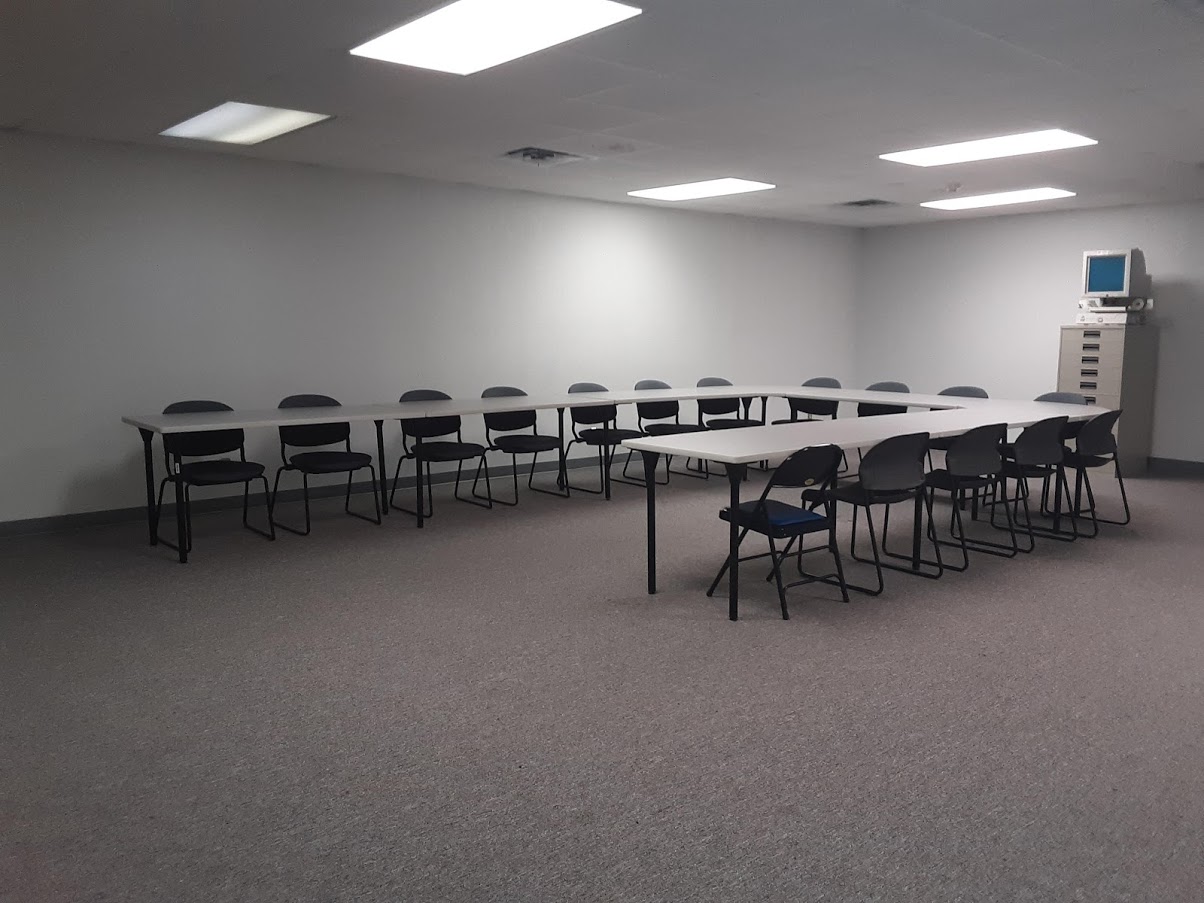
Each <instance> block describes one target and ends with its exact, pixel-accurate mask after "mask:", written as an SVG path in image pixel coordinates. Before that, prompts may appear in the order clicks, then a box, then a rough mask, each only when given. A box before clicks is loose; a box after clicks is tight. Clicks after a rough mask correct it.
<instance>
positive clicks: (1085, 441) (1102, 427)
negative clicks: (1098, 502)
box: [1063, 411, 1132, 537]
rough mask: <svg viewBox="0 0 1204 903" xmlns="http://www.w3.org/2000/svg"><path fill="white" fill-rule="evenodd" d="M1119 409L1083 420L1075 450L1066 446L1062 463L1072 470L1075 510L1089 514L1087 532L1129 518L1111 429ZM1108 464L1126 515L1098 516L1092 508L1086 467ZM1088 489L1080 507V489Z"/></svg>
mask: <svg viewBox="0 0 1204 903" xmlns="http://www.w3.org/2000/svg"><path fill="white" fill-rule="evenodd" d="M1120 415H1121V412H1120V411H1108V412H1106V413H1103V414H1100V415H1099V416H1097V417H1092V418H1091V419H1090V420H1088V421H1087V422H1086V423H1084V424H1083V428H1082V429H1080V430H1079V434H1078V436H1076V437H1075V448H1074V451H1070V450H1069V449H1067V450H1066V455H1065V457H1064V458H1063V464H1064V465H1065V466H1066V467H1069V468H1070V469H1071V470H1073V471H1074V473H1075V479H1074V512H1075V514H1076V515H1078V516H1082V515H1084V514H1087V515H1090V517H1091V533H1090V534H1089V535H1090V536H1092V537H1094V536H1098V535H1099V525H1100V524H1101V523H1104V524H1116V525H1118V526H1122V527H1123V526H1124V525H1125V524H1127V523H1128V522H1129V521H1130V520H1131V519H1132V514H1131V512H1130V511H1129V496H1128V493H1126V492H1125V478H1124V476H1123V475H1122V474H1121V472H1120V458H1119V457H1118V456H1117V453H1116V436H1115V435H1113V433H1112V429H1113V427H1115V426H1116V421H1117V420H1119V419H1120ZM1108 464H1111V465H1112V467H1113V469H1114V471H1115V473H1116V482H1117V483H1119V484H1120V500H1121V502H1123V503H1124V507H1125V519H1124V520H1108V519H1107V518H1103V517H1100V516H1099V514H1098V512H1097V511H1096V508H1095V493H1094V492H1093V491H1092V488H1091V477H1090V476H1089V475H1088V471H1089V470H1092V469H1094V468H1096V467H1104V466H1106V465H1108ZM1084 489H1086V490H1087V505H1088V507H1087V509H1086V510H1084V509H1083V490H1084Z"/></svg>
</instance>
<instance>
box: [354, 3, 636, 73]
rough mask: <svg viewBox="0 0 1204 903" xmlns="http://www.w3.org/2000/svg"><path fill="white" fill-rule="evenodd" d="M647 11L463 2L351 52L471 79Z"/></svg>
mask: <svg viewBox="0 0 1204 903" xmlns="http://www.w3.org/2000/svg"><path fill="white" fill-rule="evenodd" d="M641 12H643V10H640V9H637V8H636V7H634V6H628V5H627V4H625V3H615V2H613V0H457V2H455V3H452V4H449V5H448V6H444V7H441V8H439V9H437V10H435V11H434V12H432V13H428V14H427V15H425V16H423V17H422V18H420V19H415V20H414V21H413V22H409V23H407V24H405V25H402V26H401V27H400V28H395V29H393V30H392V31H390V32H388V33H387V34H383V35H381V36H380V37H379V38H373V39H372V40H371V41H368V42H367V43H366V44H361V45H360V46H358V47H355V48H353V49H352V51H351V52H352V53H353V54H354V55H355V56H366V57H370V58H372V59H374V60H384V61H385V62H387V63H401V64H402V65H405V66H417V67H419V68H421V69H437V70H438V71H440V72H451V73H453V74H454V75H471V74H472V73H473V72H480V71H481V70H482V69H488V68H490V67H492V66H497V65H499V64H501V63H505V62H508V61H510V60H514V59H518V58H519V57H520V56H526V55H527V54H529V53H535V52H536V51H537V50H544V49H545V48H548V47H553V46H555V45H556V44H563V43H564V42H565V41H571V40H572V39H573V38H579V37H581V35H583V34H589V33H590V32H591V31H597V30H598V29H600V28H606V27H607V26H608V25H614V24H615V23H616V22H622V21H623V20H624V19H630V18H631V17H632V16H638V15H639V14H640V13H641Z"/></svg>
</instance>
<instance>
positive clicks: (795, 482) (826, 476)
mask: <svg viewBox="0 0 1204 903" xmlns="http://www.w3.org/2000/svg"><path fill="white" fill-rule="evenodd" d="M839 466H840V449H839V448H837V447H836V446H835V445H816V446H813V447H810V448H804V449H802V450H800V451H796V452H795V453H794V454H792V455H791V456H790V457H789V458H787V459H786V460H785V461H783V462H782V463H781V464H779V465H778V466H777V468H776V469H775V470H774V471H773V473H771V474H770V476H769V481H768V483H766V485H765V491H764V492H762V493H761V497H760V498H759V499H757V500H756V501H749V502H742V503H741V504H740V506H739V507H738V508H737V509H736V511H735V512H734V513H733V511H732V509H731V508H730V507H729V508H724V509H723V510H722V511H720V512H719V517H720V518H721V519H723V520H725V521H727V522H729V523H730V522H731V521H732V518H733V517H734V518H735V520H736V525H737V526H738V527H740V536H739V542H741V543H742V542H744V537H745V536H747V535H748V534H749V532H753V533H759V534H761V535H762V536H764V537H765V538H766V539H767V540H768V541H769V551H768V552H762V553H761V554H759V555H749V556H746V557H741V558H740V559H739V560H740V561H752V560H754V559H757V558H768V559H769V560H770V563H771V565H772V567H773V569H772V571H771V572H770V575H769V578H767V579H772V580H773V581H774V582H775V583H777V587H778V600H779V601H780V602H781V604H782V618H783V620H787V619H789V618H790V611H789V610H788V609H787V607H786V590H787V589H789V588H790V587H792V586H800V585H802V584H805V583H815V582H817V581H818V582H822V583H831V584H832V585H834V586H838V587H840V595H841V598H843V599H844V601H845V602H848V601H849V589H848V586H847V585H846V584H845V579H844V566H843V565H842V564H841V561H840V549H839V548H838V547H837V545H836V504H835V502H834V500H833V498H832V494H831V492H830V490H831V489H832V487H833V486H834V485H835V484H836V469H837V468H838V467H839ZM777 489H797V490H804V491H809V492H811V493H818V496H817V498H816V500H815V501H813V503H812V504H811V505H808V506H804V505H795V504H790V503H789V502H784V501H781V500H780V499H775V498H770V497H769V494H770V493H771V492H773V491H774V490H777ZM821 506H822V508H823V511H822V513H821V512H820V511H819V510H817V509H818V508H820V507H821ZM812 533H826V534H827V540H828V541H827V543H826V544H825V545H823V546H816V547H815V548H811V549H804V548H803V547H802V539H803V537H804V536H808V535H810V534H812ZM775 539H783V540H786V545H785V546H784V547H783V548H782V549H781V550H779V549H778V547H777V545H776V544H775V543H774V540H775ZM795 543H798V549H797V551H793V550H794V546H795ZM825 550H826V551H828V552H831V553H832V558H833V560H834V561H835V563H836V572H835V573H834V574H823V575H820V574H809V573H807V572H806V571H804V570H803V555H804V554H807V553H809V552H821V551H825ZM791 555H794V556H796V558H797V561H798V571H799V574H800V575H801V576H802V579H801V580H795V581H793V582H791V583H783V582H782V562H783V561H785V560H786V558H787V557H789V556H791ZM731 563H732V562H731V556H728V558H726V559H725V560H724V562H723V567H721V568H720V569H719V573H718V574H716V575H715V579H714V581H712V583H711V586H710V589H708V590H707V595H708V596H710V595H713V594H714V592H715V588H716V587H717V586H718V585H719V581H721V580H722V579H723V575H724V574H726V573H727V571H728V568H730V567H731Z"/></svg>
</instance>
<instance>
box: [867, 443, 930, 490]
mask: <svg viewBox="0 0 1204 903" xmlns="http://www.w3.org/2000/svg"><path fill="white" fill-rule="evenodd" d="M928 438H929V434H928V433H908V434H907V435H904V436H891V437H890V438H889V439H883V440H882V441H881V442H879V443H878V444H877V445H875V446H874V447H873V448H871V449H870V450H869V451H867V452H866V453H865V456H864V457H863V458H862V459H861V466H860V467H859V468H858V479H860V481H861V485H862V486H863V487H864V488H865V489H866V491H868V492H871V493H873V492H903V491H906V490H909V489H915V488H917V487H918V486H921V485H923V483H924V458H925V455H927V453H928Z"/></svg>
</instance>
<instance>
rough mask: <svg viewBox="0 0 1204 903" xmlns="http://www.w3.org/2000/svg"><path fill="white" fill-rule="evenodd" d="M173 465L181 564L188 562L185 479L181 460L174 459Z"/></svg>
mask: <svg viewBox="0 0 1204 903" xmlns="http://www.w3.org/2000/svg"><path fill="white" fill-rule="evenodd" d="M171 466H172V467H173V468H174V469H175V479H174V480H173V481H172V482H174V483H175V484H176V543H177V547H178V548H179V550H180V564H188V522H187V518H186V516H185V515H186V514H187V511H186V510H185V508H184V481H183V480H182V479H180V462H179V460H178V459H176V460H173V461H172V462H171Z"/></svg>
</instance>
